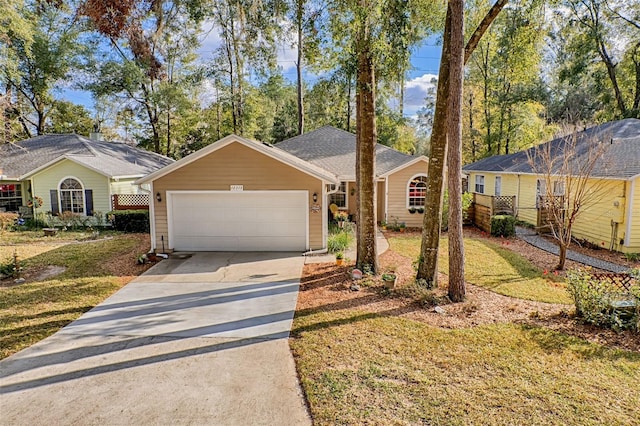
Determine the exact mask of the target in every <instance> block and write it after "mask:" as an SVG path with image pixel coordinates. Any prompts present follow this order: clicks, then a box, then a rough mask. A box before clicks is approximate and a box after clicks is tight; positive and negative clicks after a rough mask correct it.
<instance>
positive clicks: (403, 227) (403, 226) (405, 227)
mask: <svg viewBox="0 0 640 426" xmlns="http://www.w3.org/2000/svg"><path fill="white" fill-rule="evenodd" d="M399 227H400V232H404V231H405V229H407V224H406V223H404V222H400V225H399Z"/></svg>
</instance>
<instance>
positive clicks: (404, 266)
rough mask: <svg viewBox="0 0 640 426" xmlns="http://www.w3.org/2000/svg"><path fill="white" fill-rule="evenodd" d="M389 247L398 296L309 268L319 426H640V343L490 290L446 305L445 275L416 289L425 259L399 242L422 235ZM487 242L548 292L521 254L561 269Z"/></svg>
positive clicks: (304, 374) (306, 362)
mask: <svg viewBox="0 0 640 426" xmlns="http://www.w3.org/2000/svg"><path fill="white" fill-rule="evenodd" d="M472 232H473V231H472ZM387 236H388V237H390V238H389V239H390V243H391V247H392V249H391V250H389V251H388V252H386V253H385V254H383V255H382V256H381V269H382V270H385V269H389V268H392V267H393V269H396V270H397V272H398V275H399V277H400V285H399V288H397V289H396V290H394V291H392V292H388V291H386V290H384V289H383V286H382V284H381V282H380V281H379V279H366V280H364V281H363V282H361V290H360V291H357V292H355V291H351V290H349V286H350V284H351V278H350V275H349V271H350V268H351V267H352V265H351V266H345V267H336V266H334V265H331V264H315V265H314V264H310V265H305V269H304V274H303V275H304V276H303V282H302V286H301V291H300V295H299V298H298V308H297V313H296V317H295V319H294V325H293V331H292V338H291V341H290V342H291V348H292V350H293V353H294V356H295V359H296V365H297V368H298V372H299V375H300V379H301V382H302V386H303V388H304V391H305V394H306V396H307V400H308V402H309V406H310V410H311V413H312V416H313V419H314V422H315V423H316V424H319V425H324V424H381V425H382V424H384V425H388V424H430V425H431V424H447V425H449V424H482V425H485V424H488V425H491V424H554V425H555V424H574V425H584V424H625V425H629V424H630V425H634V424H636V425H637V424H640V421H639V420H638V419H639V418H640V417H639V413H640V409H639V408H638V407H640V392H638V383H640V336H639V335H638V334H632V333H630V332H625V333H620V334H617V333H615V332H612V331H608V330H600V329H597V328H594V327H590V326H586V325H583V324H581V323H580V322H578V321H577V320H576V319H575V318H573V317H572V313H571V312H572V310H573V309H572V307H571V306H570V305H566V304H551V303H543V302H539V301H532V300H525V299H520V298H515V297H510V296H505V295H502V294H497V293H496V292H494V291H492V290H495V288H491V286H487V288H484V287H480V286H475V285H473V284H470V283H469V284H468V287H467V290H468V297H467V300H466V301H465V302H464V303H459V304H451V303H447V301H446V298H445V294H446V275H444V274H442V273H441V274H440V288H438V289H437V290H436V291H434V292H426V291H423V290H421V289H418V288H416V287H415V285H412V284H411V283H410V281H411V277H412V276H413V267H412V266H411V263H412V261H413V260H414V259H413V258H411V257H406V256H403V255H401V254H399V253H398V252H396V251H395V249H394V247H396V248H397V244H394V243H397V241H395V242H394V238H399V239H411V238H414V237H415V235H413V236H412V235H408V236H405V235H403V236H401V235H400V234H397V235H387ZM471 236H472V237H474V238H475V237H478V238H483V237H482V236H477V235H475V234H472V235H471ZM487 239H489V240H493V241H490V242H491V243H492V244H494V245H497V246H500V247H503V248H505V249H507V248H508V249H509V250H510V251H512V254H511V255H507V256H506V258H508V259H509V261H510V262H512V263H514V264H515V265H517V266H513V265H512V266H513V267H514V268H515V269H516V270H518V271H524V272H522V277H521V281H523V282H527V281H529V282H533V283H535V282H538V284H543V282H541V281H540V279H541V277H540V276H541V275H542V276H543V278H544V275H545V274H544V269H539V268H536V266H535V265H538V263H536V264H535V265H532V264H529V263H528V262H526V261H525V260H524V259H523V258H522V257H520V256H519V255H518V254H517V253H514V252H519V251H520V250H521V249H522V250H524V251H525V252H526V254H527V255H528V256H529V257H531V258H535V257H538V258H539V259H538V261H537V262H541V263H542V264H543V266H544V265H545V262H548V263H549V264H551V265H552V264H553V258H551V259H546V258H545V254H543V253H536V252H534V251H533V249H532V248H531V247H530V246H528V247H524V246H523V247H520V248H518V247H516V248H515V249H514V247H513V246H514V245H515V246H517V245H518V242H517V241H515V240H514V241H510V244H508V245H507V244H505V245H504V246H503V245H502V244H501V241H499V240H498V241H495V239H491V238H489V237H487ZM495 257H499V258H502V259H505V256H504V253H503V254H502V255H501V254H499V253H498V252H496V251H495V250H488V251H486V252H485V253H484V257H483V259H484V260H485V262H484V263H482V264H480V265H479V266H478V267H477V268H480V267H482V265H487V267H488V268H489V269H491V268H493V269H495V264H496V263H495V262H497V263H498V264H500V262H498V260H496V259H495ZM510 264H511V263H510ZM527 265H529V266H527ZM441 267H442V266H441ZM527 271H528V272H527ZM494 272H495V271H494ZM534 272H535V273H534ZM476 273H477V271H476ZM511 273H512V274H513V272H511ZM527 276H528V277H527ZM552 278H553V279H552V280H550V282H552V283H554V282H559V281H560V280H559V279H557V277H555V276H554V277H552ZM468 279H469V278H468ZM512 280H515V279H514V278H513V277H512ZM543 281H544V280H543ZM518 286H520V287H522V286H525V284H522V283H520V284H519V285H518ZM518 286H515V287H514V288H515V289H516V290H518ZM489 288H491V289H489ZM558 288H561V287H558ZM514 291H515V290H514ZM525 293H526V292H525ZM533 294H538V290H536V291H534V293H533ZM560 294H561V293H560V292H559V293H558V295H560ZM546 296H548V294H547V295H546ZM546 296H545V297H546ZM558 297H559V298H561V296H558ZM436 304H438V305H440V306H441V307H442V308H443V309H444V310H445V312H446V313H445V314H439V313H436V312H434V309H433V308H434V305H436Z"/></svg>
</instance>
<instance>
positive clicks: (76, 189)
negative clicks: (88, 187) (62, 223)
mask: <svg viewBox="0 0 640 426" xmlns="http://www.w3.org/2000/svg"><path fill="white" fill-rule="evenodd" d="M58 192H59V193H60V197H59V198H60V212H72V213H79V214H84V189H83V188H82V184H81V183H80V181H79V180H77V179H74V178H66V179H64V180H63V181H62V182H60V188H59V189H58Z"/></svg>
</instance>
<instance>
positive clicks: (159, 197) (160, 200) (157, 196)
mask: <svg viewBox="0 0 640 426" xmlns="http://www.w3.org/2000/svg"><path fill="white" fill-rule="evenodd" d="M156 200H158V202H159V203H160V202H162V195H160V193H159V192H156Z"/></svg>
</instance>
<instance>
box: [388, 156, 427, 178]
mask: <svg viewBox="0 0 640 426" xmlns="http://www.w3.org/2000/svg"><path fill="white" fill-rule="evenodd" d="M420 161H426V162H427V165H428V164H429V157H427V156H426V155H421V156H419V157H415V158H413V159H411V160H410V161H407V162H406V163H403V164H401V165H399V166H398V167H394V168H393V169H391V170H389V171H387V172H385V173H382V174H380V175H379V176H378V177H379V178H386V177H388V176H389V175H392V174H394V173H396V172H398V171H400V170H402V169H404V168H407V167H409V166H413V165H414V164H416V163H418V162H420Z"/></svg>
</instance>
